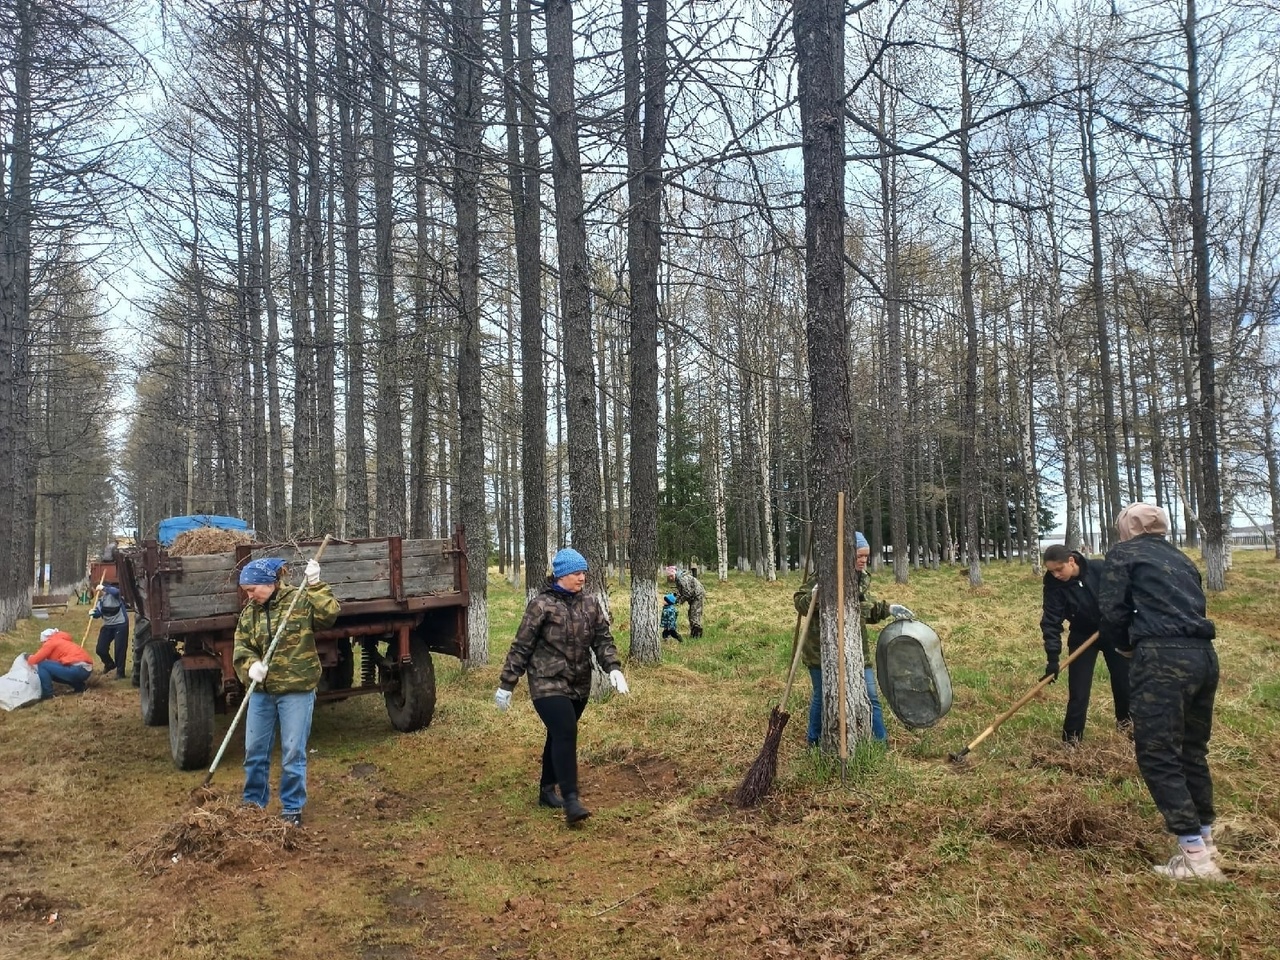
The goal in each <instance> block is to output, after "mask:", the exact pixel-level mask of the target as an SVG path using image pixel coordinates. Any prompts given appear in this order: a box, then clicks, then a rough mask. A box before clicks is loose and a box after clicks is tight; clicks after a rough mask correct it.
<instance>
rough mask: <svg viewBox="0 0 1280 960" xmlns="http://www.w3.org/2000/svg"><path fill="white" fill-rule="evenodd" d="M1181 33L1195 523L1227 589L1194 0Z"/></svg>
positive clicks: (1215, 579)
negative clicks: (1191, 269)
mask: <svg viewBox="0 0 1280 960" xmlns="http://www.w3.org/2000/svg"><path fill="white" fill-rule="evenodd" d="M1186 3H1187V6H1186V16H1185V19H1184V20H1183V35H1184V39H1185V41H1186V45H1187V86H1186V97H1187V114H1188V121H1189V125H1188V131H1187V132H1188V134H1189V137H1188V146H1189V147H1190V150H1191V247H1192V255H1193V257H1194V260H1195V312H1194V322H1195V329H1196V370H1197V373H1198V375H1199V387H1200V396H1199V397H1198V398H1197V403H1196V406H1195V419H1196V421H1197V422H1198V424H1199V426H1200V436H1199V444H1198V446H1197V449H1196V461H1197V463H1198V466H1199V468H1200V482H1201V485H1202V499H1201V502H1200V509H1199V515H1200V523H1201V525H1202V526H1203V528H1204V544H1203V549H1204V559H1205V578H1204V583H1205V587H1206V588H1207V589H1209V590H1213V591H1220V590H1225V589H1226V574H1227V565H1228V556H1227V551H1228V549H1229V545H1228V543H1227V540H1226V518H1225V516H1224V515H1223V500H1222V479H1221V474H1220V467H1219V447H1218V425H1219V424H1218V421H1219V410H1218V405H1219V398H1218V385H1217V372H1216V368H1217V360H1216V354H1215V347H1214V342H1213V314H1212V301H1211V299H1210V291H1209V215H1208V201H1207V200H1206V199H1205V179H1206V174H1205V169H1204V121H1203V119H1202V117H1201V108H1200V95H1201V91H1200V45H1199V40H1198V38H1197V36H1196V27H1197V15H1196V0H1186Z"/></svg>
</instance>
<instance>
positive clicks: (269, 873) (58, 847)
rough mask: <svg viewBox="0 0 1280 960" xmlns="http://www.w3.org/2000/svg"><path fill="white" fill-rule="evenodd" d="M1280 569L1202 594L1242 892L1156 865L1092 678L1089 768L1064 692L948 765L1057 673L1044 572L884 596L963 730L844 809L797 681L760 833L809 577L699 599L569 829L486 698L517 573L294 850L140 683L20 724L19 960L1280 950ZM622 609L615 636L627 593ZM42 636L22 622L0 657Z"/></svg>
mask: <svg viewBox="0 0 1280 960" xmlns="http://www.w3.org/2000/svg"><path fill="white" fill-rule="evenodd" d="M1275 569H1276V567H1275V565H1274V564H1270V563H1268V562H1266V561H1265V558H1262V557H1259V556H1257V555H1241V556H1238V557H1237V567H1236V569H1235V570H1233V571H1232V574H1231V583H1230V586H1231V589H1229V590H1228V591H1227V593H1226V594H1224V595H1223V596H1221V597H1215V598H1213V600H1212V602H1211V611H1210V612H1211V614H1212V615H1213V616H1215V617H1216V618H1217V620H1218V625H1219V632H1220V641H1219V651H1220V656H1221V659H1222V668H1223V680H1222V687H1221V692H1220V694H1219V708H1218V711H1217V716H1216V718H1215V719H1216V726H1215V732H1214V741H1213V750H1212V754H1211V763H1212V765H1213V770H1214V774H1215V779H1216V782H1217V785H1218V804H1219V808H1220V811H1221V818H1220V821H1219V829H1218V842H1219V847H1220V849H1221V850H1222V852H1223V856H1224V858H1225V861H1226V868H1227V870H1228V873H1229V875H1230V876H1231V878H1232V880H1233V881H1235V882H1234V883H1232V884H1228V885H1226V886H1222V887H1213V888H1200V887H1194V886H1193V887H1185V886H1173V885H1170V884H1168V883H1166V882H1164V881H1162V880H1161V879H1160V878H1158V877H1156V876H1155V875H1154V874H1152V873H1151V871H1150V865H1151V864H1152V863H1154V862H1157V861H1159V860H1163V859H1166V858H1167V857H1168V855H1169V853H1170V850H1169V846H1170V843H1169V840H1168V838H1167V836H1166V835H1165V834H1164V833H1163V831H1162V829H1161V826H1160V823H1159V819H1158V817H1157V815H1156V813H1155V811H1154V809H1153V807H1152V805H1151V803H1150V799H1149V798H1148V796H1147V794H1146V791H1145V788H1144V787H1143V786H1142V784H1141V781H1140V780H1139V779H1138V776H1137V771H1136V767H1135V764H1134V761H1133V754H1132V746H1131V744H1130V743H1129V742H1128V741H1127V740H1125V739H1124V738H1123V737H1121V736H1120V735H1118V734H1116V733H1115V731H1114V730H1113V729H1112V726H1111V723H1110V721H1109V717H1110V715H1111V713H1110V708H1111V704H1110V697H1109V692H1108V689H1107V684H1106V682H1105V679H1104V674H1103V673H1102V672H1101V668H1100V672H1099V677H1098V681H1097V682H1096V683H1095V686H1094V700H1093V705H1092V707H1091V714H1090V723H1089V726H1088V728H1087V730H1086V739H1085V742H1084V744H1083V745H1082V746H1081V747H1080V748H1079V749H1078V750H1073V751H1068V750H1065V749H1063V747H1062V745H1061V744H1060V743H1059V742H1058V739H1057V738H1058V731H1059V729H1060V726H1061V721H1062V711H1063V709H1064V702H1065V694H1066V691H1065V684H1057V685H1055V686H1053V687H1050V688H1049V689H1048V691H1046V693H1045V694H1044V695H1043V696H1042V697H1041V699H1040V700H1038V701H1036V702H1033V703H1032V704H1030V705H1028V706H1027V708H1026V709H1025V710H1023V711H1021V712H1020V713H1019V714H1018V715H1017V716H1015V717H1014V718H1013V719H1011V720H1010V721H1009V722H1008V723H1006V724H1005V725H1004V726H1003V727H1001V729H1000V730H999V731H998V732H997V733H996V734H995V735H994V736H993V737H991V738H989V739H988V740H987V741H985V742H984V743H983V744H982V745H981V746H980V747H979V748H978V749H977V750H976V751H975V752H974V753H973V754H971V755H970V757H969V759H968V761H967V762H966V763H965V764H963V765H956V764H952V763H949V762H948V761H947V760H946V755H947V753H948V752H950V751H952V750H955V749H958V748H959V747H961V746H963V745H964V744H965V743H966V742H968V741H969V740H970V739H972V737H973V736H975V735H976V734H977V733H978V732H979V731H981V730H982V729H983V728H984V727H985V726H986V725H987V724H988V723H989V722H990V721H991V720H992V719H993V718H994V716H995V715H996V714H997V713H999V712H1002V711H1003V710H1004V709H1005V708H1007V706H1008V705H1009V704H1010V703H1012V702H1013V700H1014V699H1016V698H1017V697H1018V696H1019V695H1020V694H1021V693H1023V692H1024V691H1025V690H1026V689H1027V688H1028V687H1029V686H1030V685H1031V684H1032V683H1033V682H1034V681H1035V679H1036V677H1037V676H1038V671H1039V669H1040V666H1041V661H1042V650H1041V649H1040V644H1039V638H1038V630H1037V628H1036V622H1037V620H1038V617H1039V609H1038V605H1039V584H1038V581H1036V580H1035V579H1034V578H1033V577H1031V575H1030V572H1029V571H1028V570H1027V569H1026V568H1021V567H1017V566H1010V567H1004V566H1001V565H997V566H993V567H990V568H987V569H985V570H984V576H985V577H986V583H985V585H984V587H983V589H982V591H981V593H980V594H979V595H978V596H976V597H975V596H974V595H973V594H972V593H971V592H970V591H969V589H968V587H967V584H966V583H965V581H964V580H963V579H962V578H961V577H959V576H957V575H956V574H955V572H954V571H952V570H943V571H926V572H923V573H915V572H913V575H912V582H911V584H910V585H908V586H906V587H903V588H900V589H895V588H892V586H891V584H889V582H888V576H887V574H884V573H880V574H878V575H877V577H876V587H877V593H878V595H880V596H884V597H886V598H888V599H893V600H897V601H901V602H903V603H906V604H907V605H908V606H910V607H912V609H914V610H915V611H916V613H917V614H918V615H919V616H921V617H922V618H924V619H926V620H927V621H928V622H929V623H930V624H931V625H932V626H934V628H935V629H936V630H937V631H938V633H939V635H940V636H941V637H942V640H943V644H944V649H945V652H946V657H947V661H948V664H949V666H950V669H951V672H952V677H953V680H954V682H955V685H956V698H955V706H954V707H953V709H952V712H951V713H950V714H949V715H948V716H947V717H946V718H944V719H943V720H942V721H941V722H940V723H939V724H938V725H937V726H936V727H934V728H932V729H930V730H927V731H921V732H918V733H912V732H909V731H907V730H905V729H903V728H902V727H901V726H900V725H898V724H896V723H894V722H893V721H892V719H890V740H891V750H890V751H889V753H888V754H887V755H885V756H883V757H881V756H878V755H876V754H875V753H873V752H867V753H865V754H859V755H856V756H855V758H854V759H853V761H852V762H851V764H850V766H849V769H848V778H847V782H846V783H844V784H842V783H841V780H840V770H839V765H838V764H837V763H835V762H834V761H833V760H832V759H831V758H829V757H823V756H821V755H815V754H812V753H810V752H809V751H807V750H806V749H805V746H804V724H803V722H802V720H803V711H804V707H805V704H806V702H807V699H808V693H809V691H808V684H807V682H804V681H803V679H801V681H800V682H798V683H797V685H796V689H795V690H794V691H793V694H792V697H791V703H790V704H789V705H788V709H789V710H790V711H791V712H792V717H793V722H792V723H790V724H789V725H788V726H787V728H786V730H785V731H784V732H783V735H782V737H781V740H780V742H779V743H778V748H777V772H776V775H775V776H774V778H773V785H772V789H771V790H770V792H769V794H768V796H767V797H766V798H765V800H764V802H763V803H762V804H761V805H760V806H759V807H757V808H755V809H752V810H741V809H738V808H737V807H735V806H734V804H733V803H732V802H731V795H732V793H733V791H734V789H735V787H737V786H738V785H739V784H741V782H742V781H743V777H744V774H745V773H746V771H747V768H748V766H749V764H750V763H751V761H752V759H753V758H754V757H756V756H757V755H758V753H759V751H760V748H761V741H762V737H764V736H765V735H766V730H767V721H768V718H769V714H770V710H771V708H772V707H773V706H774V705H775V704H777V703H778V700H779V698H780V696H781V694H782V688H783V685H784V683H785V677H786V669H787V654H788V651H789V645H790V640H791V631H792V627H793V625H794V615H793V613H792V610H791V591H792V590H793V589H794V587H795V582H794V581H795V575H792V577H791V578H790V579H788V580H784V581H783V582H779V583H776V584H763V583H759V582H757V581H755V580H754V579H751V578H748V577H738V576H735V577H733V578H731V580H730V581H729V582H728V583H727V584H719V583H715V582H714V581H712V582H709V583H708V584H707V586H708V593H709V596H708V602H707V621H706V622H707V632H706V636H705V638H704V639H703V640H701V641H686V642H685V643H684V644H672V645H669V646H667V647H666V648H665V650H664V654H665V658H666V659H665V662H664V663H663V664H661V665H659V666H642V665H639V664H630V665H628V667H627V673H628V679H629V680H630V682H631V687H632V690H633V694H632V695H631V696H630V697H617V696H615V697H611V698H610V699H608V700H607V701H605V702H602V703H596V704H592V705H591V707H590V708H589V710H588V711H587V713H586V715H585V717H584V719H583V725H582V729H581V735H580V745H579V755H580V758H581V784H582V794H583V799H584V800H585V802H586V803H587V805H588V807H590V808H591V809H592V811H593V813H594V816H593V817H592V818H591V820H589V821H588V823H587V826H586V829H584V830H577V831H569V830H567V829H565V828H564V826H563V821H562V819H561V818H559V817H558V816H557V815H556V814H555V813H554V812H551V811H547V810H541V809H539V808H537V807H536V806H535V805H534V800H535V797H536V771H537V762H538V754H539V752H540V750H541V744H542V736H543V731H542V727H541V724H540V723H539V722H538V720H537V717H536V716H535V715H534V712H533V710H532V709H531V706H530V704H529V702H528V698H527V693H526V691H525V689H524V686H523V685H521V688H520V689H519V690H518V691H517V695H516V702H515V704H514V705H513V707H512V709H511V710H510V711H509V712H508V713H507V714H499V713H498V712H497V711H495V710H494V709H493V707H492V702H491V698H492V692H493V688H494V686H495V685H496V683H497V676H498V668H499V663H500V660H501V657H502V655H503V653H504V652H505V648H506V643H507V638H508V637H510V635H511V633H512V631H513V630H514V627H515V622H516V620H517V618H518V616H519V612H520V610H521V607H522V599H521V595H520V591H518V590H512V589H509V588H508V587H507V586H506V585H505V583H504V582H503V581H501V579H500V578H498V577H496V576H494V577H492V578H491V580H490V584H491V598H490V611H489V612H490V617H491V623H492V633H491V636H492V650H491V657H492V662H491V664H490V665H489V666H485V667H481V668H477V669H473V670H469V671H466V672H463V671H462V670H460V669H459V667H458V665H457V664H456V663H455V662H454V661H451V660H448V659H438V660H437V663H436V666H437V673H438V678H439V697H438V704H439V705H438V709H437V714H436V719H435V722H434V723H433V724H432V726H431V727H430V728H428V729H427V730H423V731H420V732H418V733H415V734H411V735H399V734H395V733H394V732H393V731H392V730H391V729H390V726H389V724H388V723H387V719H386V715H385V713H384V711H383V708H382V704H381V702H380V701H379V700H377V699H375V698H355V699H352V700H350V701H348V702H346V703H342V704H336V705H330V706H323V707H321V708H320V709H319V710H317V713H316V720H315V726H314V730H313V734H312V738H311V747H312V749H313V751H314V752H313V753H312V754H311V768H310V778H309V779H310V794H311V802H310V803H309V804H308V807H307V817H308V820H307V826H306V827H305V828H304V829H303V830H302V831H292V830H290V829H287V828H285V827H283V826H282V825H281V824H280V822H279V820H278V819H276V817H275V813H276V810H275V808H273V809H272V810H270V811H269V812H268V813H266V814H261V813H259V812H257V811H242V810H240V809H239V808H238V806H237V805H236V799H237V798H238V793H239V786H240V780H241V776H242V774H241V770H240V762H241V759H242V758H241V755H240V753H239V751H240V745H239V744H238V743H237V744H233V747H232V749H231V751H230V753H229V755H228V756H227V757H226V758H225V759H224V761H223V765H222V767H221V768H220V770H219V773H218V775H217V778H216V779H215V782H214V788H215V790H216V793H214V794H212V795H206V794H200V793H197V794H195V795H193V793H192V790H193V788H194V787H196V786H197V785H198V784H199V782H200V780H201V779H202V776H203V775H202V774H201V773H198V772H197V773H185V774H184V773H180V772H178V771H176V770H174V769H173V767H172V766H171V764H170V763H169V760H168V742H167V731H166V730H165V729H164V728H146V727H143V726H142V725H141V723H140V721H139V718H138V706H137V697H136V691H135V690H133V689H132V688H130V687H129V686H128V684H122V683H117V682H114V681H103V680H95V681H94V682H93V683H92V684H91V686H90V690H89V692H88V693H86V694H85V695H84V696H80V697H77V696H58V697H56V698H55V699H54V700H53V701H51V702H49V703H44V704H41V705H39V706H37V707H33V708H30V709H24V710H21V711H18V712H16V713H12V714H0V811H3V813H4V814H5V816H6V823H7V828H6V830H5V832H4V834H3V836H0V873H2V874H3V876H4V879H5V883H4V884H3V885H0V957H6V958H7V957H9V956H13V957H18V956H22V957H24V958H31V960H42V958H52V957H62V956H65V955H67V954H69V953H76V954H77V955H79V954H84V955H87V956H101V957H112V958H115V957H129V958H136V960H159V958H166V960H168V958H177V960H188V958H214V957H217V958H225V957H236V958H258V957H263V958H266V957H293V956H306V957H308V958H314V960H340V958H341V960H352V958H355V960H373V958H383V960H385V958H405V960H408V958H417V957H440V958H451V960H474V958H475V957H478V956H486V957H495V958H512V960H514V958H522V960H524V958H528V960H532V958H546V960H553V958H564V960H568V958H577V957H583V956H608V957H611V958H618V960H642V958H644V960H648V958H657V957H660V958H668V957H685V958H694V960H700V958H716V960H748V958H750V960H757V958H769V957H797V958H799V957H805V958H828V960H835V958H841V957H849V958H852V957H893V958H895V960H901V958H904V957H947V958H949V960H968V958H975V960H976V958H995V957H998V958H1019V960H1021V958H1026V960H1041V958H1050V957H1053V958H1059V957H1064V956H1066V957H1072V958H1076V957H1079V958H1088V957H1106V958H1115V960H1130V958H1148V957H1149V958H1156V957H1160V958H1165V957H1173V958H1188V960H1190V958H1193V957H1194V958H1200V957H1223V958H1228V957H1229V958H1233V960H1235V958H1240V960H1251V958H1269V957H1277V956H1278V955H1280V954H1278V953H1277V947H1276V944H1275V939H1276V938H1275V936H1274V931H1275V920H1274V903H1275V900H1276V897H1277V895H1278V894H1280V792H1278V791H1276V789H1275V771H1276V769H1277V768H1278V767H1277V764H1280V681H1277V680H1276V679H1275V672H1274V663H1275V654H1276V653H1277V652H1280V628H1277V626H1276V622H1275V621H1274V611H1275V609H1277V606H1275V600H1276V596H1275V589H1274V581H1275V575H1274V574H1275ZM613 606H614V610H615V619H616V620H617V621H618V622H619V623H623V622H625V620H626V619H627V609H626V607H627V597H626V594H625V592H617V593H615V596H614V598H613ZM76 621H78V622H79V624H80V626H79V629H78V630H76V629H73V630H72V633H73V635H79V633H80V632H82V631H83V614H82V613H81V614H79V615H76V614H75V612H74V611H73V614H72V616H70V617H68V618H67V625H68V626H71V625H73V624H74V623H75V622H76ZM43 625H44V624H43V623H41V624H40V626H43ZM54 625H59V626H61V625H63V624H58V623H55V624H54ZM36 633H38V630H37V629H36V627H35V625H34V624H27V623H24V624H22V625H20V626H19V628H18V630H17V631H15V632H14V633H12V634H10V635H7V636H6V637H4V638H3V639H2V640H0V660H4V659H5V658H6V657H7V658H8V659H12V656H13V655H14V654H16V653H17V651H18V650H20V649H31V648H32V646H34V639H35V636H36ZM619 640H620V645H621V646H622V647H623V649H624V650H625V646H626V637H625V634H621V633H620V636H619ZM226 722H227V718H225V717H224V718H220V719H219V725H218V732H219V734H221V733H222V732H223V731H225V729H226ZM175 857H176V858H177V860H176V862H175V859H174V858H175ZM124 891H127V895H125V894H124V893H123V892H124ZM51 917H54V918H55V919H53V920H50V918H51ZM1135 918H1137V919H1135Z"/></svg>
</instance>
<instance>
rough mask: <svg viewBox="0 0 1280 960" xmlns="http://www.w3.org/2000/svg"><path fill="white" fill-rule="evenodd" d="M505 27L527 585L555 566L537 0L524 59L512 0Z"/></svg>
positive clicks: (521, 8) (526, 10) (532, 586)
mask: <svg viewBox="0 0 1280 960" xmlns="http://www.w3.org/2000/svg"><path fill="white" fill-rule="evenodd" d="M503 11H504V14H503V15H504V16H505V17H506V21H505V23H506V26H505V28H504V29H501V31H500V33H501V35H502V44H503V63H504V67H505V72H506V75H507V82H506V88H505V93H506V97H505V100H506V124H507V177H508V182H509V186H510V190H511V207H512V216H513V219H514V221H515V233H516V271H517V278H518V282H519V284H520V439H521V454H522V458H521V469H520V483H521V489H522V490H523V491H524V497H523V500H524V530H523V535H524V555H525V572H524V584H525V591H526V593H528V594H529V595H530V596H532V595H533V593H535V592H536V591H537V590H539V589H540V588H541V586H542V584H543V583H544V582H545V577H546V570H547V463H546V457H545V451H546V449H547V391H546V386H545V384H544V381H543V377H544V375H545V373H544V371H545V367H546V364H545V363H544V362H543V358H542V351H543V347H544V340H545V339H546V331H545V330H544V328H543V322H542V252H541V246H540V240H539V238H540V235H541V232H542V229H541V199H540V190H541V183H542V181H541V177H540V175H539V167H540V162H541V155H540V150H539V144H538V128H537V124H536V123H535V122H534V121H535V116H534V111H533V107H532V103H533V98H534V96H535V95H536V89H535V78H534V69H533V58H534V53H533V33H532V29H533V28H532V14H531V12H530V0H516V29H515V34H516V36H517V37H518V38H519V45H520V49H519V60H518V61H516V58H515V51H514V50H513V49H512V30H511V26H510V17H511V14H510V10H509V0H508V2H506V3H504V4H503Z"/></svg>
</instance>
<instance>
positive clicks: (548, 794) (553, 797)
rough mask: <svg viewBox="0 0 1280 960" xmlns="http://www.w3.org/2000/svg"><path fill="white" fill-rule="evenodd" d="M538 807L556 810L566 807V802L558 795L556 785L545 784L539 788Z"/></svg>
mask: <svg viewBox="0 0 1280 960" xmlns="http://www.w3.org/2000/svg"><path fill="white" fill-rule="evenodd" d="M538 806H540V807H552V808H554V809H556V810H559V809H560V808H561V807H563V806H564V801H563V800H561V799H560V797H559V795H558V794H557V793H556V785H555V784H554V783H544V784H542V786H540V787H539V788H538Z"/></svg>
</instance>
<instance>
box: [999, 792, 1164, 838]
mask: <svg viewBox="0 0 1280 960" xmlns="http://www.w3.org/2000/svg"><path fill="white" fill-rule="evenodd" d="M980 822H981V824H982V828H983V829H984V830H985V831H986V832H987V833H988V834H990V835H991V836H993V837H996V838H997V839H1000V840H1007V841H1009V842H1011V843H1019V844H1027V845H1030V846H1034V847H1056V848H1058V849H1081V848H1084V847H1101V846H1110V847H1130V846H1132V845H1133V844H1134V840H1135V838H1137V837H1141V836H1143V835H1144V834H1145V833H1146V832H1147V830H1146V825H1145V824H1144V823H1143V821H1142V820H1141V819H1140V818H1139V817H1138V816H1137V815H1136V814H1134V813H1133V812H1132V811H1130V810H1128V809H1127V808H1124V807H1120V806H1116V805H1113V804H1104V803H1100V802H1099V801H1097V800H1096V799H1092V798H1090V797H1089V796H1087V795H1086V794H1085V792H1084V791H1083V790H1082V789H1081V788H1080V787H1078V786H1077V785H1075V784H1071V783H1068V784H1062V785H1061V786H1058V787H1056V788H1055V787H1048V786H1045V787H1041V788H1039V789H1038V790H1037V792H1036V794H1035V796H1034V797H1032V799H1031V801H1030V802H1029V803H1027V804H1025V805H1023V804H1017V805H1016V807H1014V808H1011V807H1009V806H1005V805H996V806H993V807H989V808H988V809H987V810H986V812H985V813H984V814H983V815H982V818H981V821H980Z"/></svg>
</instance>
